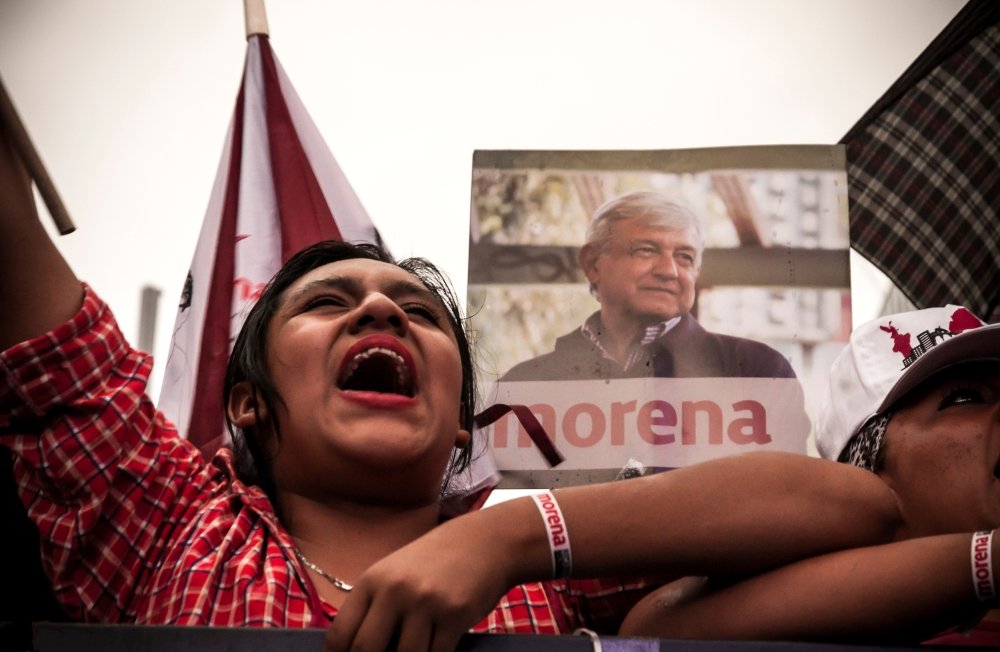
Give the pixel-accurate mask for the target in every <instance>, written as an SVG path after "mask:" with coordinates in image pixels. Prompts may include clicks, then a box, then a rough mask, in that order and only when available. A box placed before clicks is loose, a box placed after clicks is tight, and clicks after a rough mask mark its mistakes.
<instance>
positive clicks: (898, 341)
mask: <svg viewBox="0 0 1000 652" xmlns="http://www.w3.org/2000/svg"><path fill="white" fill-rule="evenodd" d="M879 328H880V329H881V330H884V331H885V332H886V333H888V334H889V336H890V337H892V351H893V353H899V354H900V355H902V356H903V357H904V358H908V357H910V354H911V353H912V352H913V347H912V346H910V334H909V333H900V332H899V329H898V328H896V327H895V326H893V325H892V322H889V325H888V326H879Z"/></svg>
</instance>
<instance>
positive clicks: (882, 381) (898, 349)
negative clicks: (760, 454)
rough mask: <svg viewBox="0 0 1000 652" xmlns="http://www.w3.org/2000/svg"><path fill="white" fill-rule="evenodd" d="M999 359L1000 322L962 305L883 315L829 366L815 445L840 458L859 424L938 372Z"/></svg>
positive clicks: (862, 328)
mask: <svg viewBox="0 0 1000 652" xmlns="http://www.w3.org/2000/svg"><path fill="white" fill-rule="evenodd" d="M976 360H997V361H1000V324H992V325H988V324H986V323H985V322H983V320H981V319H979V317H976V316H975V315H973V314H972V313H971V312H970V311H969V310H968V309H966V308H963V307H962V306H954V305H948V306H945V307H944V308H927V309H924V310H914V311H912V312H903V313H899V314H896V315H888V316H886V317H879V318H878V319H875V320H873V321H870V322H868V323H867V324H863V325H861V326H858V327H857V328H856V329H854V332H853V333H851V339H850V341H849V342H848V344H847V347H846V348H845V349H844V350H843V351H841V352H840V354H839V355H838V356H837V358H836V360H834V362H833V368H832V369H831V371H830V385H829V388H828V390H827V397H826V400H825V401H824V402H823V405H822V406H821V407H820V410H819V416H818V419H817V423H816V448H817V449H819V453H820V455H822V456H823V457H825V458H827V459H831V460H836V459H837V458H838V457H839V456H840V453H841V451H843V450H844V447H845V446H847V444H848V442H850V441H851V439H852V438H853V437H854V435H856V434H857V432H858V430H860V429H861V427H862V426H863V425H864V424H865V423H866V422H867V421H868V420H869V419H871V418H872V417H873V416H875V415H877V414H881V413H882V412H884V411H885V410H886V409H888V408H889V407H890V406H891V405H892V404H893V403H895V402H896V401H897V400H898V399H900V398H901V397H902V396H903V395H904V394H906V393H907V392H909V391H910V390H911V389H913V388H914V387H916V386H917V385H919V384H920V383H921V382H923V381H924V380H926V379H927V378H929V377H930V376H932V375H933V374H935V373H937V372H939V371H941V370H943V369H946V368H947V367H951V366H953V365H956V364H959V363H963V362H973V361H976Z"/></svg>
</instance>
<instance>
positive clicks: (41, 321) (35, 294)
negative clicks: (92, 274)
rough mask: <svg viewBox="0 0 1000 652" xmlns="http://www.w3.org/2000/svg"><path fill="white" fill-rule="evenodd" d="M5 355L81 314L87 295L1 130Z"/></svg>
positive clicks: (0, 340)
mask: <svg viewBox="0 0 1000 652" xmlns="http://www.w3.org/2000/svg"><path fill="white" fill-rule="evenodd" d="M0 207H2V209H0V210H2V214H0V312H2V314H3V315H4V318H3V319H2V320H0V350H2V349H6V348H7V347H9V346H11V345H12V344H16V343H17V342H20V341H22V340H26V339H29V338H31V337H34V336H36V335H40V334H42V333H44V332H46V331H47V330H49V329H51V328H53V327H54V326H57V325H59V324H60V323H62V322H63V321H65V320H66V319H68V318H69V317H71V316H72V315H73V313H75V312H76V310H78V309H79V307H80V305H81V303H82V301H83V290H82V289H81V286H80V283H79V281H78V280H77V279H76V276H75V275H74V274H73V271H72V270H71V269H70V267H69V265H68V264H67V263H66V261H65V260H64V259H63V257H62V255H61V254H60V253H59V251H58V249H56V247H55V245H54V244H53V243H52V240H51V239H50V238H49V236H48V234H47V233H46V232H45V229H44V227H43V226H42V224H41V222H39V220H38V216H37V212H36V209H35V201H34V197H33V196H32V192H31V184H30V181H29V180H28V176H27V173H26V172H25V170H24V166H23V165H22V164H21V161H20V159H19V158H18V156H17V154H16V153H15V152H14V151H13V147H12V145H11V143H10V142H9V140H8V138H7V136H6V134H5V133H4V131H3V126H2V125H0Z"/></svg>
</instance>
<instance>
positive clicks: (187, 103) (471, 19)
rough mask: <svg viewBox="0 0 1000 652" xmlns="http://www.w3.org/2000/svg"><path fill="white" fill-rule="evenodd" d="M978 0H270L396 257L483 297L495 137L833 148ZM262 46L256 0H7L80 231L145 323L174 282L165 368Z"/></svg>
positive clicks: (161, 345) (117, 303)
mask: <svg viewBox="0 0 1000 652" xmlns="http://www.w3.org/2000/svg"><path fill="white" fill-rule="evenodd" d="M963 4H964V2H963V0H827V1H825V2H820V1H803V0H687V1H681V0H616V1H615V2H610V1H605V2H591V1H589V0H504V1H502V2H489V3H487V2H475V1H469V0H419V1H414V0H409V1H407V0H383V1H375V0H368V1H362V0H339V1H330V0H280V1H279V0H270V2H268V6H267V9H268V17H269V22H270V31H271V43H272V46H273V47H274V50H275V53H276V54H277V56H278V58H279V59H280V60H281V62H282V64H283V66H284V67H285V70H286V71H287V73H288V75H289V77H290V78H291V80H292V83H293V84H294V85H295V87H296V89H297V90H298V93H299V95H300V96H301V97H302V99H303V101H304V103H305V105H306V107H307V109H308V110H309V111H310V113H311V114H312V117H313V119H314V120H315V121H316V123H317V125H318V127H319V129H320V131H321V132H322V133H323V135H324V137H325V138H326V141H327V144H328V145H329V146H330V148H331V149H332V151H333V153H334V156H336V158H337V159H338V161H339V162H340V164H341V167H342V168H343V169H344V171H345V173H346V174H347V177H348V179H349V180H350V181H351V183H352V184H353V186H354V188H355V190H356V191H357V193H358V195H359V197H360V198H361V201H362V202H363V203H364V205H365V206H366V208H367V209H368V212H369V214H370V215H371V217H372V219H373V220H374V221H375V223H376V225H377V226H378V228H379V229H380V230H381V231H382V233H383V235H384V236H385V237H386V239H387V241H388V243H389V245H390V247H391V248H392V250H393V252H394V253H395V254H397V255H422V256H426V257H428V258H430V259H432V260H434V261H436V262H438V264H440V265H441V266H442V267H443V268H444V269H445V270H446V271H447V272H448V273H449V274H450V275H451V277H452V278H453V280H454V281H455V283H456V286H457V287H458V289H459V291H460V293H461V294H463V295H464V291H465V272H466V257H467V245H466V242H467V239H468V235H467V231H468V215H469V187H470V174H471V166H472V152H473V150H475V149H669V148H680V147H710V146H726V145H751V144H788V143H833V142H836V141H837V140H839V139H840V138H841V137H842V136H843V135H844V133H846V131H847V130H848V129H849V128H850V127H851V126H852V125H853V124H854V123H855V121H856V120H857V119H858V118H859V117H860V116H861V115H862V114H863V113H864V112H865V111H866V110H867V109H868V108H869V107H870V106H871V104H872V103H873V102H875V100H876V99H878V97H879V96H880V95H881V94H882V93H883V92H884V91H885V90H886V89H887V88H888V87H889V85H890V84H891V83H892V82H893V81H895V79H896V78H897V77H898V76H899V75H900V74H901V73H902V72H903V70H904V69H905V68H906V67H907V66H908V65H909V64H910V63H911V62H912V61H913V60H914V59H915V58H916V57H917V56H918V55H919V54H920V53H921V52H922V51H923V49H924V48H925V47H926V46H927V45H928V43H930V41H931V40H932V39H933V38H934V36H936V35H937V34H938V33H939V32H940V31H941V29H942V28H943V27H944V26H945V25H946V24H947V22H948V21H949V20H950V19H951V18H952V17H953V16H954V15H955V14H956V13H957V12H958V11H959V9H960V8H961V6H962V5H963ZM245 47H246V45H245V41H244V34H243V3H242V2H241V1H240V0H171V1H169V2H164V1H163V0H0V76H2V78H3V80H4V83H5V84H6V86H7V88H8V91H9V92H10V93H11V95H12V96H13V99H14V102H15V104H16V105H17V107H18V109H19V110H20V112H21V115H22V119H23V120H24V121H25V123H26V124H27V127H28V129H29V131H30V132H31V134H32V136H33V138H34V140H35V143H36V145H37V147H38V149H39V150H40V153H41V155H42V158H43V159H44V160H45V162H46V164H47V166H48V167H49V169H50V172H51V173H52V176H53V177H54V179H55V182H56V185H57V186H58V188H59V190H60V191H61V193H62V195H63V199H64V201H65V203H66V204H67V206H68V208H69V210H70V212H71V214H72V216H73V218H74V220H75V221H76V223H77V226H78V231H77V233H75V234H73V235H71V236H68V237H64V238H60V239H59V240H58V244H59V246H60V248H61V249H62V251H63V252H64V254H65V255H66V256H67V258H68V259H69V261H70V263H71V264H72V265H73V267H74V269H75V270H76V272H77V273H78V274H79V275H80V276H81V277H82V278H84V279H86V280H88V281H89V282H90V283H91V284H92V285H94V286H95V287H96V288H97V289H98V290H99V291H100V293H101V294H102V295H103V296H104V297H105V299H106V300H107V301H108V302H109V304H110V305H111V307H112V308H113V310H114V311H115V313H116V314H117V315H118V318H119V320H120V321H121V323H122V325H123V328H124V329H125V332H126V333H127V334H128V335H129V336H130V337H131V338H133V339H135V338H136V337H137V332H138V319H139V317H138V310H139V293H140V287H141V286H142V285H143V284H146V283H148V284H153V285H156V286H158V287H160V288H161V289H162V290H163V292H164V294H163V298H162V300H161V305H160V319H159V323H158V325H157V331H158V339H157V345H156V351H155V352H156V353H157V354H158V355H159V361H163V360H164V355H165V351H166V349H167V343H168V341H169V333H170V330H171V327H172V325H173V319H174V311H175V306H176V303H177V299H178V297H179V295H180V289H181V285H182V282H183V280H184V276H185V273H186V270H187V268H188V265H189V263H190V259H191V255H192V253H193V251H194V243H195V240H196V238H197V235H198V231H199V228H200V225H201V220H202V217H203V215H204V211H205V208H206V206H207V203H208V197H209V190H210V188H211V185H212V182H213V180H214V177H215V172H216V168H217V166H218V163H219V157H220V154H221V150H222V142H223V138H224V136H225V132H226V128H227V125H228V123H229V119H230V117H231V115H232V110H233V102H234V99H235V96H236V91H237V88H238V85H239V81H240V76H241V74H242V67H243V55H244V52H245ZM873 303H874V302H873V301H872V300H869V301H868V304H873ZM870 309H871V308H870V305H866V306H862V307H861V309H860V310H856V312H857V313H860V314H861V315H864V314H865V313H866V312H867V311H868V310H870ZM857 316H858V315H857V314H856V317H857ZM157 377H158V376H157Z"/></svg>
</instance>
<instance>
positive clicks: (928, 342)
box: [879, 308, 983, 369]
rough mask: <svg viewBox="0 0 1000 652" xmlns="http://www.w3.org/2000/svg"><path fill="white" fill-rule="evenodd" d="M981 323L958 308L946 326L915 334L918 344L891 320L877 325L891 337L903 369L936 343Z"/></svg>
mask: <svg viewBox="0 0 1000 652" xmlns="http://www.w3.org/2000/svg"><path fill="white" fill-rule="evenodd" d="M982 325H983V322H981V321H979V319H978V318H977V317H976V316H975V315H973V314H972V313H971V312H969V311H968V310H966V309H965V308H959V309H958V310H956V311H955V312H953V313H952V314H951V321H950V322H949V323H948V328H943V327H941V326H938V327H937V328H935V329H934V330H926V331H924V332H922V333H920V334H919V335H917V342H918V344H917V345H916V346H913V345H911V344H910V334H909V333H901V332H899V329H898V328H896V327H895V326H893V325H892V322H891V321H890V322H889V323H888V325H886V326H879V329H881V330H883V331H885V332H886V333H889V336H890V337H892V350H893V352H894V353H899V354H900V355H902V356H903V369H905V368H907V367H909V366H910V365H911V364H913V363H914V362H915V361H916V359H917V358H919V357H920V356H921V355H923V354H924V353H926V352H927V351H930V350H931V349H932V348H934V347H935V346H937V345H938V343H940V342H942V341H944V340H946V339H948V338H951V337H954V336H955V335H958V334H959V333H962V332H964V331H967V330H972V329H974V328H979V327H980V326H982Z"/></svg>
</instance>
